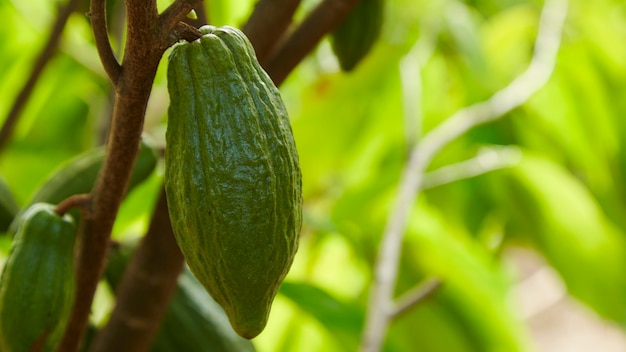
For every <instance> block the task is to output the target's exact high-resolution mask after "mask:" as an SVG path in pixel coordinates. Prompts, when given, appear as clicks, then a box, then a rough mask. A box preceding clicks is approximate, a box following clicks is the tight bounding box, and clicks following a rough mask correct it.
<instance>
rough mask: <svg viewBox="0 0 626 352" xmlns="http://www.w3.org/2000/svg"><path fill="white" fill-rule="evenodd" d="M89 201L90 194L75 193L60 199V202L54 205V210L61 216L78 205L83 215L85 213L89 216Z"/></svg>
mask: <svg viewBox="0 0 626 352" xmlns="http://www.w3.org/2000/svg"><path fill="white" fill-rule="evenodd" d="M90 203H91V196H90V195H89V194H75V195H73V196H70V197H68V198H67V199H65V200H63V201H61V203H59V204H58V205H57V206H56V209H55V212H56V213H57V214H58V215H61V216H62V215H64V214H65V213H67V212H68V211H70V210H71V209H72V208H76V207H79V208H80V209H81V212H82V213H83V215H85V214H86V215H87V216H89V208H90Z"/></svg>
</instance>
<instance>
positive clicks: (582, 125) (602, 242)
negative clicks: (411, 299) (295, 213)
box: [0, 0, 626, 352]
mask: <svg viewBox="0 0 626 352" xmlns="http://www.w3.org/2000/svg"><path fill="white" fill-rule="evenodd" d="M167 3H168V2H167V1H162V2H161V3H160V4H161V8H164V7H165V6H166V5H167ZM316 3H317V1H313V0H310V1H304V3H303V6H302V9H301V10H300V12H299V13H298V18H302V16H303V15H305V14H306V12H307V11H308V10H310V9H311V8H312V7H313V6H315V4H316ZM120 4H121V1H109V15H110V25H111V28H112V29H111V31H112V33H113V34H112V41H113V45H114V47H116V48H118V49H119V51H121V50H122V49H121V48H120V45H121V44H120V43H122V42H123V40H122V38H123V30H120V28H123V25H122V24H121V23H122V21H121V18H122V17H120V16H121V12H120ZM59 5H60V4H59V2H46V1H41V0H22V1H18V0H0V18H2V20H3V25H2V26H0V42H2V45H0V77H2V79H1V80H0V96H2V97H3V98H2V99H0V116H5V115H6V113H7V111H8V109H9V107H10V105H11V103H12V101H13V99H14V97H15V95H16V94H17V91H18V89H20V88H21V86H22V85H23V81H24V79H25V77H27V75H28V74H29V70H30V66H31V63H32V61H33V59H34V57H35V56H36V55H37V53H38V51H39V48H41V47H42V46H43V45H44V42H45V40H46V36H47V31H48V28H49V26H50V24H51V22H52V21H53V20H54V17H55V15H56V9H57V7H58V6H59ZM205 5H206V7H207V9H208V14H209V17H210V19H211V23H212V24H216V25H224V24H229V25H235V26H240V25H242V24H243V23H244V22H245V19H246V18H247V16H248V15H249V13H250V11H251V10H252V7H253V5H254V1H251V0H249V1H244V0H237V1H208V0H207V1H205ZM385 6H386V7H385V10H386V12H385V24H384V27H383V31H382V35H381V38H380V40H379V41H378V43H377V44H376V45H375V47H374V49H373V51H372V52H371V54H370V55H369V56H368V57H367V58H366V59H365V60H364V61H363V62H361V64H360V65H359V66H358V67H357V69H356V70H355V71H354V72H351V73H349V74H346V73H342V72H340V71H339V69H338V64H337V62H336V60H335V58H334V56H333V55H332V52H331V49H330V45H329V43H328V41H327V40H325V41H324V42H322V43H321V44H320V45H319V47H318V48H317V49H316V50H315V52H313V53H312V54H311V55H310V56H309V57H308V58H307V59H306V60H305V61H304V62H303V63H302V64H301V65H300V66H299V67H298V68H297V69H296V70H295V71H294V72H293V73H292V74H291V76H290V77H289V78H288V80H287V81H286V82H285V84H284V85H283V86H282V87H281V91H282V93H283V97H284V99H285V101H286V104H287V106H288V109H289V112H290V115H291V119H292V124H293V130H294V133H295V137H296V142H297V146H298V149H299V153H300V161H301V166H302V171H303V178H304V180H303V182H304V194H305V214H304V215H305V225H304V228H303V232H302V240H301V245H300V250H299V253H298V256H297V257H296V261H295V263H294V267H293V268H292V270H291V272H290V274H289V276H288V277H287V281H286V282H285V284H284V285H283V287H282V289H281V294H280V295H279V296H278V298H277V300H276V303H275V306H274V308H273V311H272V315H271V317H270V321H269V324H268V327H267V329H266V331H265V332H264V333H263V334H262V335H261V336H259V337H258V338H257V339H255V345H256V346H257V348H258V349H259V351H303V352H306V351H354V350H356V349H357V348H358V345H359V341H360V338H361V336H360V335H361V331H362V329H363V325H364V319H365V314H366V310H367V296H368V293H369V285H370V283H371V281H372V277H373V267H374V265H375V259H376V253H377V248H378V243H379V240H380V237H381V234H382V232H383V229H384V226H385V223H386V219H387V216H388V214H389V212H390V208H391V205H392V204H393V201H394V197H395V192H396V189H397V186H398V183H399V179H400V174H401V172H402V169H403V167H404V165H405V162H406V160H407V158H408V152H409V150H410V148H411V146H412V145H413V144H414V143H415V141H416V140H418V139H419V138H420V137H421V136H422V135H423V134H424V133H427V132H428V131H429V130H431V129H432V128H433V127H435V126H436V125H437V124H439V123H440V122H441V121H443V120H445V119H446V118H447V117H449V116H450V115H451V114H453V113H454V112H455V111H457V110H458V109H460V108H463V107H465V106H467V105H470V104H472V103H476V102H480V101H482V100H484V99H486V98H488V97H490V96H491V95H492V94H493V93H494V92H495V91H497V90H498V89H500V88H502V87H503V86H505V85H506V84H508V83H509V82H510V81H511V80H512V79H514V78H515V77H516V76H517V75H519V74H520V73H521V72H522V71H523V70H524V69H525V68H526V66H527V64H528V62H529V60H530V58H531V56H532V49H533V43H534V39H535V35H536V33H537V22H538V17H539V14H540V11H541V7H542V2H541V1H535V0H532V1H525V0H467V1H455V0H446V1H433V0H419V1H415V0H387V1H386V5H385ZM83 12H85V11H83ZM625 42H626V3H624V2H623V1H618V0H597V1H583V0H573V1H571V4H570V9H569V14H568V18H567V21H566V24H565V28H564V36H563V42H562V47H561V50H560V53H559V56H558V61H557V66H556V69H555V72H554V74H553V76H552V78H551V79H550V81H549V82H548V83H547V85H546V86H545V87H543V88H542V89H541V90H540V91H539V92H538V93H537V94H536V95H534V96H533V97H532V98H531V99H530V100H529V101H528V102H527V103H525V104H524V105H523V106H522V107H520V108H518V109H515V110H514V111H512V112H511V113H509V114H508V115H507V116H505V118H503V119H501V120H499V121H497V122H495V123H491V124H487V125H484V126H480V127H478V128H475V129H473V130H472V131H470V133H468V134H466V135H465V136H463V137H462V138H460V139H458V140H456V141H455V142H454V143H452V144H451V145H450V146H448V147H447V148H445V149H444V150H443V151H442V152H441V153H440V154H439V155H438V156H437V157H436V158H435V160H434V161H433V163H432V165H431V169H432V170H434V169H437V168H439V167H443V166H446V165H450V164H455V163H458V162H462V161H464V160H468V159H472V158H475V157H476V156H477V155H479V157H478V158H476V159H473V162H476V163H479V162H480V161H481V160H483V159H484V158H483V159H481V157H480V156H481V155H482V156H485V155H486V157H489V156H490V155H491V157H493V155H496V156H497V157H498V158H500V159H505V160H504V161H505V162H504V163H503V166H502V167H500V168H498V169H497V170H494V171H492V172H488V173H484V174H482V175H478V176H476V177H473V178H468V179H464V180H459V181H457V182H452V183H444V184H441V185H438V186H437V183H438V182H437V180H436V176H437V174H436V173H434V174H432V175H433V178H434V180H431V181H433V187H430V188H428V189H427V190H425V191H424V193H423V196H422V197H421V198H420V199H419V201H418V202H417V204H415V206H414V208H413V211H412V216H411V218H410V221H409V227H408V231H407V236H406V239H405V241H404V245H405V246H404V249H403V253H402V258H401V259H400V265H401V266H400V276H399V282H398V285H397V288H396V292H397V294H398V295H400V294H402V293H404V292H406V291H407V290H409V289H410V288H412V287H414V286H415V285H416V284H417V283H418V282H420V280H422V279H424V278H428V277H437V278H440V279H441V280H442V282H443V285H442V287H441V288H440V289H439V290H437V291H436V292H435V294H434V295H432V296H431V297H430V298H429V299H428V300H426V301H424V302H423V303H422V304H420V305H419V306H417V307H415V308H414V309H412V310H410V311H408V312H406V313H404V314H403V315H402V316H400V317H398V319H397V320H395V321H394V322H393V324H392V326H391V329H390V331H389V333H388V338H387V340H386V344H385V351H450V352H457V351H458V352H470V351H483V352H490V351H493V352H499V351H532V350H534V349H535V347H534V343H533V340H532V338H531V333H530V332H529V329H528V326H527V324H526V318H525V317H524V316H523V314H522V312H521V309H520V307H519V304H518V303H519V302H518V301H517V300H516V298H515V295H514V291H515V287H516V285H517V284H518V283H519V281H520V280H521V278H520V275H519V271H518V268H516V267H515V266H512V265H511V264H510V261H507V253H509V252H510V250H511V249H512V248H524V249H526V250H528V251H532V252H534V253H536V254H538V255H539V256H540V257H542V258H543V260H545V262H546V263H548V264H549V266H550V267H552V268H553V269H554V270H555V271H556V272H557V273H558V274H559V276H560V279H561V280H563V283H564V285H565V287H566V289H567V291H568V293H569V294H570V295H571V296H572V297H574V298H576V299H578V300H579V301H580V302H582V303H583V304H584V305H585V306H586V307H587V308H588V309H589V310H590V311H593V312H595V313H594V314H597V315H598V316H599V317H601V318H602V319H605V320H607V321H609V322H610V324H612V325H614V326H616V327H625V326H626V275H625V272H626V183H625V182H624V179H626V145H624V143H625V142H624V141H626V138H624V137H625V134H626V123H625V122H624V118H623V117H624V115H625V114H626V46H625V45H623V43H625ZM165 65H166V60H163V61H162V67H161V68H160V71H159V75H158V77H157V79H156V81H155V86H154V91H153V96H152V99H151V102H150V105H149V108H148V115H147V117H146V124H145V138H146V139H149V140H150V141H151V142H152V143H154V144H156V145H160V146H164V131H165V123H166V117H167V116H166V115H167V88H166V84H167V82H166V80H165ZM112 94H113V93H112V92H111V88H110V85H109V83H108V81H107V79H106V77H105V75H104V73H103V70H102V68H101V67H100V64H99V61H98V57H97V54H96V50H95V48H94V44H93V39H92V34H91V31H90V27H89V22H88V20H87V18H86V17H85V16H84V15H83V13H76V14H74V15H73V16H72V17H71V18H70V21H69V23H68V27H67V28H66V30H65V32H64V35H63V39H62V44H61V46H60V48H59V50H58V53H57V55H56V56H55V57H54V59H53V60H52V61H51V63H50V64H49V66H48V68H47V69H46V71H45V72H44V74H43V76H42V77H41V79H40V81H39V83H38V85H37V87H36V89H35V91H34V93H33V95H32V97H31V99H30V100H29V103H28V105H27V107H26V109H25V111H24V113H23V114H22V117H21V119H20V121H19V124H18V125H17V129H16V131H15V134H14V138H13V139H12V142H11V144H10V145H9V147H8V148H7V149H6V150H4V151H3V153H2V155H0V173H1V174H2V176H3V177H4V178H5V179H6V180H7V182H8V184H9V185H10V188H11V191H12V192H13V193H14V195H15V197H16V199H17V200H18V203H19V204H20V205H24V204H25V203H26V202H27V201H28V199H29V197H30V196H31V195H32V194H33V193H34V192H35V191H36V190H37V187H38V185H40V184H41V182H42V181H43V180H44V179H45V178H46V177H47V175H48V174H49V173H50V172H52V171H53V170H54V169H55V168H57V167H58V166H59V165H61V164H62V163H63V162H64V161H66V160H68V159H70V158H71V157H73V156H75V155H76V154H79V153H80V152H83V151H85V150H88V149H91V148H93V147H95V146H97V145H99V144H102V143H103V135H104V133H103V131H104V130H106V118H108V116H109V111H110V102H111V101H112V100H111V96H112ZM503 151H504V153H502V152H503ZM494 153H495V154H494ZM483 161H484V160H483ZM161 177H162V167H161V168H159V170H158V172H155V174H154V175H153V176H152V177H151V178H150V179H149V180H148V181H147V182H145V183H144V184H143V185H141V186H140V187H138V188H136V189H135V190H134V191H133V193H132V194H130V195H129V197H128V198H127V199H126V201H125V203H124V204H123V206H122V209H121V212H120V216H119V218H118V221H117V223H116V226H115V230H114V231H115V234H114V237H115V238H117V239H124V238H129V237H136V236H138V235H139V234H142V233H143V232H144V231H145V228H146V225H147V221H148V219H149V217H150V212H151V210H152V208H153V204H154V200H155V196H156V194H157V191H158V189H159V187H160V178H161ZM1 243H2V246H1V247H2V249H3V251H4V255H6V250H7V248H8V243H7V241H6V239H3V241H2V242H1ZM111 297H112V295H111V293H110V292H108V293H107V292H99V294H98V297H97V299H96V306H95V307H94V311H95V318H94V319H95V320H99V319H100V320H101V319H103V317H105V316H106V314H107V310H108V309H110V306H111Z"/></svg>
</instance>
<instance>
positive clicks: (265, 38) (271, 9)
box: [243, 0, 301, 65]
mask: <svg viewBox="0 0 626 352" xmlns="http://www.w3.org/2000/svg"><path fill="white" fill-rule="evenodd" d="M300 3H301V0H260V1H259V2H257V4H256V5H255V7H254V12H252V15H251V16H250V18H249V19H248V22H247V23H246V25H245V26H244V27H243V32H244V33H245V34H246V36H247V37H248V39H250V42H251V43H252V46H253V47H254V51H255V52H256V57H257V59H258V60H259V62H260V63H261V65H264V64H265V61H266V60H267V58H268V56H269V55H270V54H271V51H272V49H274V47H275V46H276V43H277V42H278V41H279V40H280V39H281V38H282V37H283V34H284V33H285V31H286V30H287V28H288V27H289V25H290V24H291V19H292V17H293V14H294V12H295V11H296V9H297V8H298V6H299V5H300Z"/></svg>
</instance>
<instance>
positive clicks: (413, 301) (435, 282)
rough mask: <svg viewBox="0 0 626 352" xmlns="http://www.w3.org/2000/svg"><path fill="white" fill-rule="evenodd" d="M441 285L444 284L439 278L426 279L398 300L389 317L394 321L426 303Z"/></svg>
mask: <svg viewBox="0 0 626 352" xmlns="http://www.w3.org/2000/svg"><path fill="white" fill-rule="evenodd" d="M441 285H442V282H441V280H440V279H438V278H430V279H426V280H424V281H423V282H421V283H419V284H417V285H416V286H415V287H413V288H412V289H411V290H409V291H408V292H406V293H405V294H404V295H402V296H401V297H400V298H398V300H397V302H396V305H395V307H394V309H393V310H392V311H391V312H390V313H389V315H390V316H391V318H392V319H393V318H397V317H398V316H400V315H402V314H404V313H406V312H408V311H409V310H410V309H411V308H413V307H415V306H416V305H418V304H419V303H421V302H424V300H426V299H427V298H429V297H430V296H432V294H433V293H435V292H436V291H437V290H438V289H439V288H440V287H441Z"/></svg>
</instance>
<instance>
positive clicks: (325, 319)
mask: <svg viewBox="0 0 626 352" xmlns="http://www.w3.org/2000/svg"><path fill="white" fill-rule="evenodd" d="M280 293H281V294H282V295H283V296H285V297H286V298H288V299H290V300H291V301H292V302H293V303H295V304H296V306H298V308H300V309H301V310H303V311H304V312H306V313H308V314H310V315H311V316H313V317H314V318H315V319H317V320H318V321H319V322H320V324H322V325H323V326H324V327H325V328H326V329H328V332H329V333H330V334H331V335H332V336H334V337H335V338H336V339H337V340H338V342H340V343H341V344H342V345H343V346H344V347H345V348H346V351H356V350H357V349H358V344H359V339H360V337H361V329H362V328H363V321H364V316H363V310H362V309H361V307H359V306H357V305H356V304H354V303H348V302H343V301H341V300H339V299H337V298H335V297H333V296H332V295H331V294H329V293H328V292H326V291H324V290H322V289H321V288H319V287H317V286H313V285H310V284H307V283H304V282H290V281H285V282H283V284H282V286H281V288H280Z"/></svg>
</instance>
